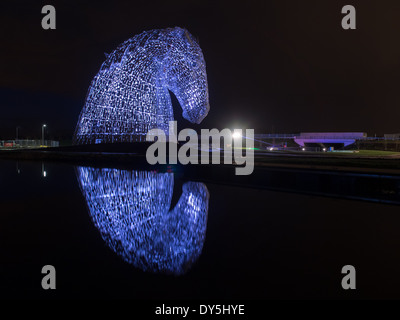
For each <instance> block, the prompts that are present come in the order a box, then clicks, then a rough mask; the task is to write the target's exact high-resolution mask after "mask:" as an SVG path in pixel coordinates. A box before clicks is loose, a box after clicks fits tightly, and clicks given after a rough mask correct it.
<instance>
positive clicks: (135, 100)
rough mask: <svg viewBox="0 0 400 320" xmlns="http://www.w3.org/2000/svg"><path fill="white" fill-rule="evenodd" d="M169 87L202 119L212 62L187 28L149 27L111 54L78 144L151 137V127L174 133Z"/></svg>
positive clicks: (190, 114) (84, 114)
mask: <svg viewBox="0 0 400 320" xmlns="http://www.w3.org/2000/svg"><path fill="white" fill-rule="evenodd" d="M168 90H170V91H172V92H173V93H174V94H175V96H176V97H177V99H178V101H179V103H180V105H181V107H182V109H183V114H182V115H183V117H184V118H186V119H187V120H189V121H191V122H193V123H200V122H201V121H202V120H203V119H204V117H206V116H207V113H208V111H209V100H208V84H207V73H206V64H205V61H204V57H203V53H202V51H201V48H200V46H199V43H198V41H197V40H196V39H195V38H194V37H193V36H192V35H191V34H190V33H189V32H188V31H187V30H185V29H182V28H178V27H176V28H168V29H161V30H151V31H145V32H143V33H141V34H139V35H136V36H134V37H133V38H131V39H129V40H127V41H125V42H124V43H122V44H121V45H120V46H118V47H117V49H115V50H114V51H113V52H112V53H111V54H109V55H107V58H106V61H105V62H104V63H103V64H102V66H101V68H100V71H99V72H98V73H97V75H96V76H95V77H94V79H93V81H92V83H91V85H90V87H89V90H88V94H87V97H86V102H85V106H84V107H83V109H82V111H81V114H80V116H79V120H78V124H77V127H76V130H75V134H74V144H91V143H103V142H108V143H110V142H130V141H145V137H146V134H147V132H148V131H149V130H151V129H162V130H163V131H164V132H165V133H166V134H167V135H168V124H169V121H173V120H174V115H173V109H172V103H171V98H170V94H169V92H168Z"/></svg>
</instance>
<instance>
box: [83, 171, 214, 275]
mask: <svg viewBox="0 0 400 320" xmlns="http://www.w3.org/2000/svg"><path fill="white" fill-rule="evenodd" d="M77 175H78V181H79V183H80V186H81V190H82V192H83V195H84V196H85V198H86V201H87V204H88V207H89V212H90V215H91V217H92V220H93V222H94V224H95V225H96V227H97V228H98V229H99V231H100V233H101V236H102V238H103V239H104V241H106V243H107V244H108V245H109V247H110V248H111V249H113V250H114V251H115V252H117V253H118V254H119V255H120V256H122V258H123V259H124V260H125V261H127V262H129V263H131V264H133V265H134V266H136V267H138V268H140V269H142V270H144V271H148V270H149V271H153V272H161V273H168V274H170V273H172V274H177V275H179V274H182V273H184V272H185V271H187V270H188V269H189V268H190V266H191V265H192V264H193V263H194V262H195V261H196V260H197V259H198V257H199V256H200V253H201V251H202V248H203V243H204V240H205V233H206V225H207V212H208V198H209V195H208V191H207V188H206V186H205V185H204V184H202V183H199V182H187V183H185V184H184V185H183V187H182V189H183V192H182V195H181V197H180V199H179V201H178V203H177V204H176V206H175V208H173V209H171V210H170V205H171V200H172V194H173V186H174V175H173V173H155V172H146V171H127V170H119V169H108V168H101V169H100V168H89V167H78V168H77Z"/></svg>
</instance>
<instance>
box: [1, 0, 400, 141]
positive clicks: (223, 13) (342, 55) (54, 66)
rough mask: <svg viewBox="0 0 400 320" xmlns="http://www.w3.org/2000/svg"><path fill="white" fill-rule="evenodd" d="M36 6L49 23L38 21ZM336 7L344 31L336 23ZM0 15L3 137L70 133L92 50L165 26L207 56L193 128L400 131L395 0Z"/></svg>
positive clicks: (96, 54)
mask: <svg viewBox="0 0 400 320" xmlns="http://www.w3.org/2000/svg"><path fill="white" fill-rule="evenodd" d="M46 4H51V5H54V7H55V8H56V13H57V16H56V17H57V20H56V22H57V29H56V30H43V29H42V27H41V20H42V17H43V15H42V14H41V8H42V7H43V6H44V5H46ZM346 4H351V5H353V6H355V8H356V10H357V29H356V30H343V29H342V27H341V20H342V17H343V16H344V15H343V14H342V13H341V8H342V7H343V6H344V5H346ZM0 21H1V22H0V24H1V29H0V30H1V31H0V34H1V51H0V61H1V62H0V68H1V69H0V96H1V99H0V110H1V112H0V138H3V139H5V138H13V137H15V127H16V126H20V127H21V129H20V137H24V138H26V137H31V138H34V137H36V138H39V137H40V135H41V124H42V123H46V124H48V127H49V131H48V135H49V136H50V137H53V138H57V139H70V138H71V136H72V134H73V131H74V129H75V125H76V122H77V119H78V115H79V112H80V110H81V108H82V107H83V105H84V102H85V97H86V93H87V89H88V87H89V85H90V82H91V80H92V78H93V77H94V76H95V74H96V73H97V72H98V70H99V68H100V66H101V64H102V62H103V61H104V60H105V55H104V53H105V52H106V53H110V52H111V51H113V50H114V49H115V48H116V47H117V46H118V45H119V44H120V43H121V42H123V41H125V40H127V39H128V38H131V37H133V36H134V35H136V34H138V33H141V32H142V31H145V30H151V29H159V28H167V27H174V26H180V27H184V28H187V29H188V30H189V32H190V33H192V34H193V35H194V36H196V37H197V38H199V41H200V46H201V48H202V50H203V54H204V57H205V60H206V64H207V73H208V82H209V94H210V107H211V109H210V112H209V114H208V116H207V118H205V119H204V120H203V122H202V124H201V125H200V126H199V127H204V128H210V129H211V128H218V129H223V128H254V129H255V130H256V133H271V132H280V133H296V132H301V131H303V132H306V131H363V132H367V133H368V134H369V135H374V134H377V135H382V134H384V133H393V132H400V124H399V116H400V108H399V107H400V94H399V91H400V90H399V85H400V76H399V75H400V63H399V61H400V59H399V58H400V37H399V31H400V1H398V0H397V1H395V0H394V1H386V0H382V1H366V0H362V1H354V0H352V1H336V0H329V1H328V0H325V1H321V0H316V1H310V0H302V1H283V0H278V1H257V2H252V1H247V0H246V1H244V0H243V1H240V2H234V1H226V2H219V1H215V0H213V1H183V0H182V1H124V2H118V1H106V2H102V1H93V2H88V1H79V2H78V1H65V2H59V1H52V0H50V1H46V2H42V1H30V2H28V1H26V2H21V1H12V2H11V1H2V3H1V4H0ZM176 110H178V109H176ZM178 119H181V118H180V117H178ZM189 126H190V123H189V122H185V121H181V122H180V125H179V129H183V128H184V127H189ZM193 127H195V126H193Z"/></svg>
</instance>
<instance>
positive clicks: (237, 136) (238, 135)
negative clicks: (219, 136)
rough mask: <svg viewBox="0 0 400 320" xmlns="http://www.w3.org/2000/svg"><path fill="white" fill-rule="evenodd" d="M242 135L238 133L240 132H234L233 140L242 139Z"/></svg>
mask: <svg viewBox="0 0 400 320" xmlns="http://www.w3.org/2000/svg"><path fill="white" fill-rule="evenodd" d="M241 136H242V135H241V134H240V133H239V132H238V131H235V132H233V134H232V138H233V139H237V138H240V137H241Z"/></svg>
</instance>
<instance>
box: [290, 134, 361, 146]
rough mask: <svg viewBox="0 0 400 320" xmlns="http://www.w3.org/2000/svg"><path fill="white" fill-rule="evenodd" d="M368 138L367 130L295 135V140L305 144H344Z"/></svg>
mask: <svg viewBox="0 0 400 320" xmlns="http://www.w3.org/2000/svg"><path fill="white" fill-rule="evenodd" d="M365 138H367V134H366V133H365V132H302V133H300V135H298V136H295V137H294V141H295V142H296V143H297V144H299V145H300V146H302V147H305V146H324V147H330V146H342V147H346V146H348V145H351V144H353V143H354V142H356V140H362V139H365Z"/></svg>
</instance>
